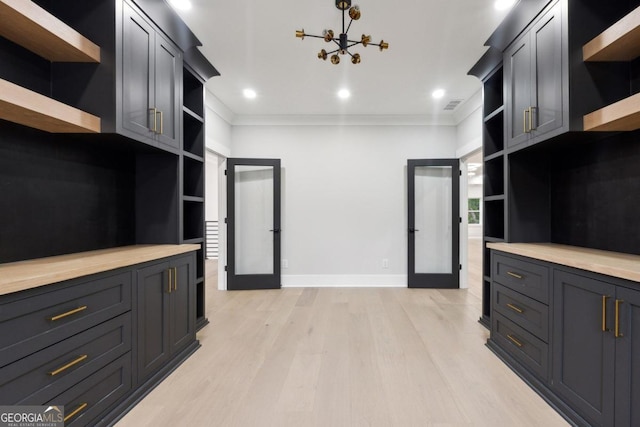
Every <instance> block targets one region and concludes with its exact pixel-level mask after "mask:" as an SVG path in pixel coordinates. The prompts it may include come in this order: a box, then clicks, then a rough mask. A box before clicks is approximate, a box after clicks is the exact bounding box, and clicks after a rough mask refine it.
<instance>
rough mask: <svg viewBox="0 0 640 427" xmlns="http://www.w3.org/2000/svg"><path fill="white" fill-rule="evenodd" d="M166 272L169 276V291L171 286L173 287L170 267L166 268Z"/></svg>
mask: <svg viewBox="0 0 640 427" xmlns="http://www.w3.org/2000/svg"><path fill="white" fill-rule="evenodd" d="M167 274H168V276H169V292H168V293H171V288H172V287H173V284H172V283H171V269H170V268H169V269H167Z"/></svg>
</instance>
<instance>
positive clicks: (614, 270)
mask: <svg viewBox="0 0 640 427" xmlns="http://www.w3.org/2000/svg"><path fill="white" fill-rule="evenodd" d="M487 247H488V248H489V249H495V250H497V251H502V252H507V253H511V254H515V255H522V256H525V257H529V258H534V259H538V260H541V261H548V262H553V263H555V264H560V265H565V266H568V267H574V268H579V269H581V270H586V271H592V272H594V273H600V274H604V275H607V276H613V277H618V278H620V279H627V280H631V281H634V282H640V255H631V254H623V253H619V252H609V251H602V250H598V249H590V248H581V247H578V246H567V245H559V244H555V243H487Z"/></svg>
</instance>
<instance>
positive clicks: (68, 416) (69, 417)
mask: <svg viewBox="0 0 640 427" xmlns="http://www.w3.org/2000/svg"><path fill="white" fill-rule="evenodd" d="M88 405H89V404H88V403H83V404H81V405H80V406H78V407H77V408H76V409H74V410H73V411H72V412H71V413H70V414H69V415H67V416H66V417H64V422H65V423H66V422H67V421H69V420H70V419H71V418H73V417H75V416H76V415H78V413H79V412H80V411H82V410H83V409H84V408H86V407H87V406H88Z"/></svg>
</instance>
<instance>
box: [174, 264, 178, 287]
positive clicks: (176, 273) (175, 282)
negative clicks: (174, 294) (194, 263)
mask: <svg viewBox="0 0 640 427" xmlns="http://www.w3.org/2000/svg"><path fill="white" fill-rule="evenodd" d="M173 290H174V291H177V290H178V267H173Z"/></svg>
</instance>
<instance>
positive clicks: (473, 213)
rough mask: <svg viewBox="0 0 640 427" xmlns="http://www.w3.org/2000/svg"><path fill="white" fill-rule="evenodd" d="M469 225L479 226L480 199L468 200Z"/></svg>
mask: <svg viewBox="0 0 640 427" xmlns="http://www.w3.org/2000/svg"><path fill="white" fill-rule="evenodd" d="M468 212H469V224H480V199H479V198H470V199H469V206H468Z"/></svg>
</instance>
